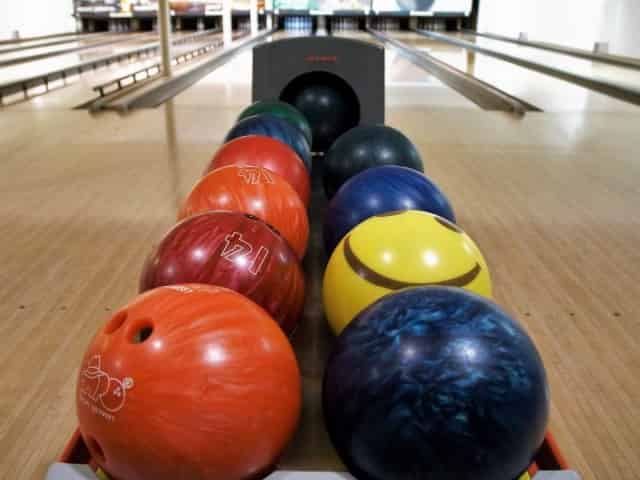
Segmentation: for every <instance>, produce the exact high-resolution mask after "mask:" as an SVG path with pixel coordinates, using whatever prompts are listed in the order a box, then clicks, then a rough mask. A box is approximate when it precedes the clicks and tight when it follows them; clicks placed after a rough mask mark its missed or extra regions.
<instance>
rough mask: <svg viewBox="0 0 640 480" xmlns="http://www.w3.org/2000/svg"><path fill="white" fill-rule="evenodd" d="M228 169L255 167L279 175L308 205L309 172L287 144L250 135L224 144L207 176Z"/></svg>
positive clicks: (210, 166)
mask: <svg viewBox="0 0 640 480" xmlns="http://www.w3.org/2000/svg"><path fill="white" fill-rule="evenodd" d="M227 165H237V166H239V167H248V166H256V167H263V168H266V169H267V170H271V171H272V172H275V173H277V174H278V175H280V176H281V177H282V178H284V179H285V180H286V181H287V182H289V185H291V186H292V187H293V188H294V190H295V191H296V192H298V195H300V200H302V203H304V204H305V205H307V206H308V205H309V195H310V191H311V186H310V180H309V172H308V171H307V167H305V165H304V163H303V162H302V160H301V159H300V157H298V154H297V153H296V152H295V150H293V149H292V148H291V147H290V146H289V145H287V144H286V143H282V142H280V141H279V140H276V139H274V138H271V137H265V136H263V135H247V136H246V137H238V138H236V139H233V140H231V141H230V142H227V143H225V144H224V145H223V146H222V147H220V149H219V150H218V151H217V152H216V153H215V155H214V156H213V159H212V160H211V163H210V164H209V166H208V167H207V170H206V171H205V175H206V174H207V173H209V172H211V171H212V170H215V169H216V168H220V167H225V166H227Z"/></svg>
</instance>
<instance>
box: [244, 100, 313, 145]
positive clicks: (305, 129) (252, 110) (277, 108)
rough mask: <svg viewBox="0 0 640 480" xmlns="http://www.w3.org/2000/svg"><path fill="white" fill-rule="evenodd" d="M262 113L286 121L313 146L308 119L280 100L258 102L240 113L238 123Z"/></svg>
mask: <svg viewBox="0 0 640 480" xmlns="http://www.w3.org/2000/svg"><path fill="white" fill-rule="evenodd" d="M261 113H267V114H270V115H273V116H275V117H279V118H281V119H283V120H286V121H287V122H289V123H290V124H291V125H293V126H294V127H296V128H298V129H299V130H300V131H302V133H304V137H305V138H306V139H307V143H309V145H311V142H312V141H313V135H312V134H311V127H310V126H309V122H307V119H306V118H304V115H302V113H300V112H299V111H298V110H296V109H295V108H294V107H293V106H291V105H289V104H288V103H286V102H281V101H280V100H258V101H257V102H254V103H252V104H251V105H249V106H248V107H247V108H245V109H244V110H243V111H242V112H241V113H240V115H239V116H238V121H240V120H242V119H243V118H247V117H251V116H253V115H259V114H261Z"/></svg>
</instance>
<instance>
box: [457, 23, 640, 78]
mask: <svg viewBox="0 0 640 480" xmlns="http://www.w3.org/2000/svg"><path fill="white" fill-rule="evenodd" d="M461 32H462V33H468V34H470V35H475V36H477V37H487V38H491V39H493V40H500V41H503V42H509V43H515V44H516V45H521V46H523V47H532V48H539V49H541V50H549V51H551V52H556V53H561V54H563V55H571V56H574V57H578V58H583V59H585V60H593V61H594V62H602V63H608V64H610V65H615V66H617V67H623V68H633V69H635V70H640V59H638V58H633V57H625V56H624V55H614V54H611V53H595V52H590V51H588V50H581V49H579V48H573V47H566V46H564V45H557V44H553V43H547V42H536V41H532V40H520V39H519V38H512V37H505V36H504V35H498V34H495V33H489V32H483V33H481V32H476V31H475V30H461Z"/></svg>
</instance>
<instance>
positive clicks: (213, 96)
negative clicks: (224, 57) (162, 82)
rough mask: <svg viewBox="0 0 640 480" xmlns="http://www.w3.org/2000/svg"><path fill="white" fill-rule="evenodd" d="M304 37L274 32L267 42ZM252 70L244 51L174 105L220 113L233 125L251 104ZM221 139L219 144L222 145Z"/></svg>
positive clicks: (249, 58)
mask: <svg viewBox="0 0 640 480" xmlns="http://www.w3.org/2000/svg"><path fill="white" fill-rule="evenodd" d="M303 35H304V34H301V33H299V32H298V33H297V34H289V33H286V32H277V33H275V34H274V35H271V36H269V37H268V38H267V41H272V40H277V39H280V38H291V37H294V36H303ZM252 66H253V57H252V53H251V50H246V51H244V52H242V53H240V54H238V55H236V56H235V57H233V58H232V59H231V60H230V61H229V62H227V63H225V64H224V65H222V66H221V67H219V68H217V69H215V70H214V71H213V72H211V73H210V74H209V75H207V76H205V77H203V78H202V79H200V80H199V81H198V82H197V83H195V84H194V85H192V86H191V87H189V88H188V89H186V90H185V91H183V92H182V93H180V94H179V95H176V96H175V97H174V99H173V103H174V104H175V105H176V106H183V107H189V108H201V107H203V106H209V107H215V108H217V109H219V112H220V115H224V116H225V118H226V117H228V118H230V121H233V119H235V117H236V116H237V114H238V113H239V112H240V110H242V109H243V108H244V107H246V106H247V105H248V104H250V103H251V75H252V73H251V71H252ZM223 136H224V135H222V136H220V138H219V139H218V140H219V141H222V137H223Z"/></svg>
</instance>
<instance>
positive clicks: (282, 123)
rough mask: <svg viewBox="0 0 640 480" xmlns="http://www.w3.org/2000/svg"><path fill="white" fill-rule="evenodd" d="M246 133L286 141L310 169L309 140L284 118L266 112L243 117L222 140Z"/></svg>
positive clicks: (245, 134)
mask: <svg viewBox="0 0 640 480" xmlns="http://www.w3.org/2000/svg"><path fill="white" fill-rule="evenodd" d="M247 135H264V136H266V137H271V138H275V139H276V140H280V141H281V142H283V143H286V144H287V145H289V146H290V147H291V148H293V149H294V150H295V152H296V153H297V154H298V156H299V157H300V158H301V159H302V161H303V162H304V164H305V166H306V167H307V170H308V171H311V147H310V146H309V142H307V139H306V137H305V136H304V133H303V132H302V131H301V130H299V129H298V128H296V127H294V126H293V125H291V124H290V123H289V122H287V121H286V120H284V119H282V118H279V117H276V116H274V115H269V114H267V113H260V114H258V115H253V116H250V117H246V118H243V119H242V120H240V121H239V122H238V123H236V124H235V125H234V127H233V128H232V129H231V130H229V133H227V136H226V137H225V139H224V141H225V143H226V142H229V141H231V140H233V139H234V138H238V137H246V136H247Z"/></svg>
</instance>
